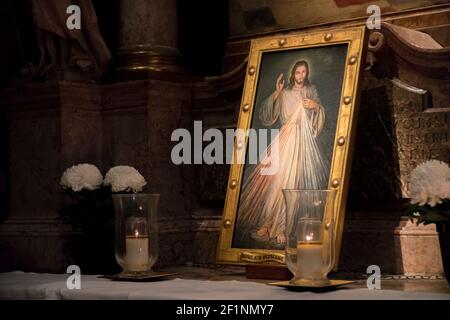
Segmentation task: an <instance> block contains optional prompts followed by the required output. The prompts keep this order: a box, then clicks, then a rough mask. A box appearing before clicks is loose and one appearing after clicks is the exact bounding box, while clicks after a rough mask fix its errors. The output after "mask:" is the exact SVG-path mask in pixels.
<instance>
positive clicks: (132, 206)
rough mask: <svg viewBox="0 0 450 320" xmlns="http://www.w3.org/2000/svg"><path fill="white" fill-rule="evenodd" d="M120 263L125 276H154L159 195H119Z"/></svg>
mask: <svg viewBox="0 0 450 320" xmlns="http://www.w3.org/2000/svg"><path fill="white" fill-rule="evenodd" d="M113 200H114V207H115V212H116V234H115V242H116V244H115V251H116V260H117V262H118V264H119V265H120V266H121V267H122V269H123V271H122V273H124V274H136V275H137V274H143V273H150V272H151V267H152V266H153V265H154V264H155V262H156V261H157V259H158V227H157V207H158V200H159V194H145V193H143V194H141V193H138V194H115V195H113Z"/></svg>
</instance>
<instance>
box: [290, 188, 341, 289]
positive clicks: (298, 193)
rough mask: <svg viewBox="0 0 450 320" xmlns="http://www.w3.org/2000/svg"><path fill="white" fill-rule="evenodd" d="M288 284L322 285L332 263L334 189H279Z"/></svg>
mask: <svg viewBox="0 0 450 320" xmlns="http://www.w3.org/2000/svg"><path fill="white" fill-rule="evenodd" d="M283 195H284V199H285V202H286V249H285V250H286V264H287V266H288V268H289V270H290V271H291V272H292V273H293V274H294V277H293V278H292V279H291V281H290V282H291V283H293V284H300V285H311V284H315V285H320V284H324V285H326V284H327V283H329V280H328V278H327V275H328V273H329V272H330V271H331V270H332V268H333V265H334V261H335V249H334V236H333V234H334V204H335V196H336V191H335V190H293V189H292V190H283Z"/></svg>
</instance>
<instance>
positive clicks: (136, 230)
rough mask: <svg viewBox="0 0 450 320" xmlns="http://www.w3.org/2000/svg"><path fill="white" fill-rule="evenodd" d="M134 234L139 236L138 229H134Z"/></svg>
mask: <svg viewBox="0 0 450 320" xmlns="http://www.w3.org/2000/svg"><path fill="white" fill-rule="evenodd" d="M134 235H135V237H136V238H137V237H139V230H138V229H135V230H134Z"/></svg>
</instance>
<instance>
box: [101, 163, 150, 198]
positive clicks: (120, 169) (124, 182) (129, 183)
mask: <svg viewBox="0 0 450 320" xmlns="http://www.w3.org/2000/svg"><path fill="white" fill-rule="evenodd" d="M103 183H104V185H105V186H111V190H112V192H121V191H127V190H132V191H133V192H140V191H142V187H143V186H145V185H146V184H147V182H146V181H145V179H144V177H143V176H142V175H141V174H140V173H139V171H137V170H136V169H135V168H133V167H130V166H116V167H113V168H111V169H109V171H108V172H107V173H106V175H105V181H104V182H103Z"/></svg>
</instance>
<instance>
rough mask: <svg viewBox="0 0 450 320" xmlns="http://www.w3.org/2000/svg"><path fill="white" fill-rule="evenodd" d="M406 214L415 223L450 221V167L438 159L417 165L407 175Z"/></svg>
mask: <svg viewBox="0 0 450 320" xmlns="http://www.w3.org/2000/svg"><path fill="white" fill-rule="evenodd" d="M408 187H409V196H410V198H411V201H410V204H409V206H408V214H409V215H410V217H411V218H412V219H416V223H417V224H420V223H423V224H429V223H450V168H449V166H448V165H447V164H446V163H444V162H442V161H438V160H429V161H427V162H425V163H422V164H420V165H418V166H417V167H416V168H415V169H414V170H413V171H412V172H411V175H410V177H409V186H408Z"/></svg>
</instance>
